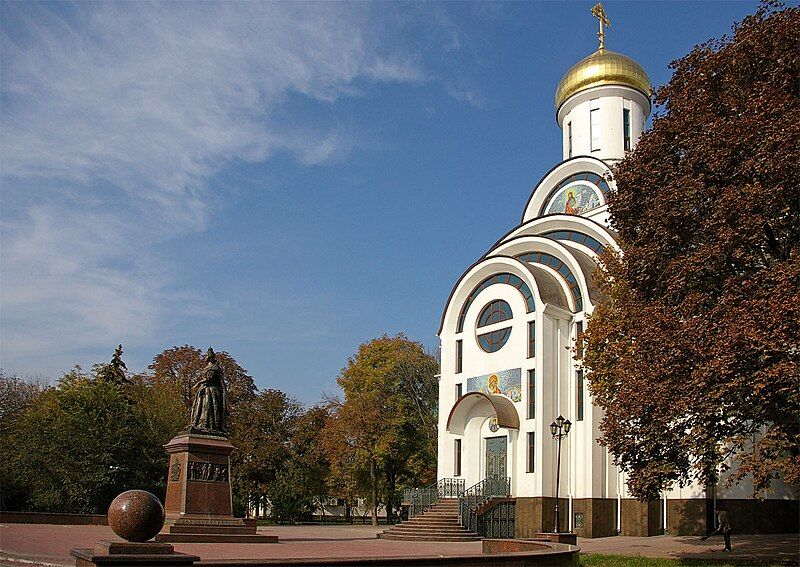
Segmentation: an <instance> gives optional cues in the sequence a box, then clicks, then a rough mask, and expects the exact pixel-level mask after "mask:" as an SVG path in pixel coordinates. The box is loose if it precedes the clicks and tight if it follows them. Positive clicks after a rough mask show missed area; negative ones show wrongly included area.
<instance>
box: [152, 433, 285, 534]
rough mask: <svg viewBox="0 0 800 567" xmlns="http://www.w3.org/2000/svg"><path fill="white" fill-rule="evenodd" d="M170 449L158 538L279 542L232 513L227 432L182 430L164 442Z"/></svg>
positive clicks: (168, 451)
mask: <svg viewBox="0 0 800 567" xmlns="http://www.w3.org/2000/svg"><path fill="white" fill-rule="evenodd" d="M164 449H166V451H167V453H169V469H168V471H167V497H166V499H165V502H164V511H165V512H166V526H165V529H164V531H162V532H161V533H160V534H158V535H157V536H156V538H155V541H157V542H172V543H233V542H239V543H275V542H277V541H278V537H277V536H269V535H258V534H256V527H255V526H253V525H247V524H245V522H244V520H243V519H242V518H234V517H233V498H232V496H231V483H230V470H231V464H230V454H231V451H233V449H234V447H233V445H231V443H230V441H228V439H227V437H224V436H221V435H206V434H202V433H195V432H184V433H180V434H178V435H177V436H176V437H174V438H173V439H172V440H171V441H170V442H169V443H167V444H166V445H164Z"/></svg>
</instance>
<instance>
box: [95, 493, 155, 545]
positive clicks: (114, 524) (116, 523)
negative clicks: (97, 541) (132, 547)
mask: <svg viewBox="0 0 800 567" xmlns="http://www.w3.org/2000/svg"><path fill="white" fill-rule="evenodd" d="M108 525H109V526H111V529H112V530H114V533H115V534H117V535H118V536H119V537H121V538H122V539H125V540H127V541H138V542H141V541H147V540H148V539H152V538H154V537H155V536H156V534H157V533H158V532H160V531H161V528H163V527H164V507H163V506H162V505H161V502H159V500H158V498H157V497H156V495H155V494H151V493H150V492H147V491H146V490H128V491H126V492H123V493H122V494H120V495H119V496H117V497H116V498H114V500H113V502H111V506H109V507H108Z"/></svg>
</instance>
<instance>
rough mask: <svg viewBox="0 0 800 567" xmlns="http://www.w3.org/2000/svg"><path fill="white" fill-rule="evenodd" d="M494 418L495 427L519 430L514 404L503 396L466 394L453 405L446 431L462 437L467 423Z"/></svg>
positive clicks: (517, 414)
mask: <svg viewBox="0 0 800 567" xmlns="http://www.w3.org/2000/svg"><path fill="white" fill-rule="evenodd" d="M475 417H478V418H483V419H485V418H487V417H496V418H497V425H498V426H500V427H505V428H506V429H519V413H517V408H515V407H514V403H513V402H512V401H511V400H509V399H508V398H505V397H503V396H498V395H496V394H484V393H483V392H467V393H466V394H464V395H463V396H461V397H460V398H458V400H456V403H455V404H453V408H452V409H451V410H450V415H448V416H447V428H446V429H447V431H448V432H449V433H455V434H456V435H463V434H464V430H465V429H466V427H467V423H468V422H469V421H470V420H471V419H473V418H475Z"/></svg>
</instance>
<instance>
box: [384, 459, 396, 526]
mask: <svg viewBox="0 0 800 567" xmlns="http://www.w3.org/2000/svg"><path fill="white" fill-rule="evenodd" d="M386 476H387V479H386V480H387V484H388V489H387V491H386V492H387V494H386V523H387V524H388V523H389V521H390V520H391V519H392V518H393V516H392V511H393V510H394V487H395V484H396V482H397V480H396V477H397V475H396V473H395V470H394V467H392V468H391V469H390V470H389V473H388V474H387V475H386Z"/></svg>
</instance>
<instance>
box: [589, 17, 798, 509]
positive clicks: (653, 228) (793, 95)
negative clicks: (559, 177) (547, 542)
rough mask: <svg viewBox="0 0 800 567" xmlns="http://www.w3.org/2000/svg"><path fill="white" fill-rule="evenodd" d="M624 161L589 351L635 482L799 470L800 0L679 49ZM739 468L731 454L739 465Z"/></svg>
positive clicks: (616, 449)
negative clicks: (647, 126)
mask: <svg viewBox="0 0 800 567" xmlns="http://www.w3.org/2000/svg"><path fill="white" fill-rule="evenodd" d="M671 67H672V69H674V74H673V76H672V79H671V80H670V81H669V83H668V84H667V85H665V86H663V87H661V88H660V89H658V91H657V93H656V96H655V102H656V105H658V106H659V107H660V111H659V112H658V113H657V114H656V117H655V118H654V120H653V128H652V130H650V131H649V132H648V133H646V134H645V135H644V136H643V137H642V138H641V140H640V141H639V143H638V145H637V147H636V148H635V150H634V151H633V152H631V153H630V154H629V155H628V157H627V158H626V159H625V160H624V161H623V162H621V163H620V165H619V167H618V168H617V170H616V171H615V178H616V184H617V189H616V192H615V193H614V194H613V195H611V196H610V198H609V209H610V212H611V216H612V227H613V228H614V230H615V231H616V232H617V233H618V235H619V242H620V245H621V247H622V250H623V254H621V255H614V254H613V253H611V252H609V253H607V254H606V256H605V257H604V258H603V260H604V262H603V263H604V269H603V270H600V271H598V273H597V278H598V280H599V283H600V284H601V287H602V289H603V291H604V293H605V294H606V296H607V297H608V300H607V301H606V302H604V303H603V304H601V305H599V306H598V307H597V309H596V311H595V312H594V314H593V316H592V317H591V321H590V323H589V325H588V329H587V331H586V333H584V337H583V338H584V339H585V340H586V353H585V358H584V364H585V366H586V367H587V368H588V369H590V370H591V391H592V394H593V396H594V402H595V403H596V404H599V405H600V406H601V407H602V408H603V409H604V410H605V412H604V415H605V417H604V418H603V421H602V423H601V430H602V434H603V437H602V439H601V442H602V443H604V444H605V445H606V446H607V447H608V449H609V451H610V452H611V454H612V455H613V456H614V458H615V461H616V462H617V463H618V464H619V465H620V466H621V467H622V469H623V470H624V471H626V473H628V478H629V488H630V490H631V492H632V493H633V494H634V495H635V496H637V497H639V498H642V499H645V498H654V497H656V496H657V495H658V493H659V492H660V491H661V490H662V489H663V488H664V487H665V486H670V485H674V484H676V483H677V484H685V483H687V482H691V481H694V482H698V483H699V484H700V485H701V486H702V485H708V484H713V483H715V482H717V481H718V480H719V478H720V475H721V474H722V473H724V472H726V471H727V472H728V474H727V475H726V477H727V478H728V481H729V482H737V481H739V480H741V479H742V478H744V477H745V476H750V477H751V478H752V479H753V481H754V491H755V492H756V493H759V492H760V491H763V490H769V488H770V485H771V484H772V483H773V481H774V480H775V479H776V478H782V479H783V481H784V482H787V483H789V484H792V485H799V484H800V380H799V379H798V375H799V374H798V358H800V342H799V341H800V339H799V337H800V293H799V292H798V290H800V165H799V164H800V9H798V8H788V9H783V8H782V7H781V6H780V5H776V4H775V3H764V4H762V6H761V7H760V8H759V10H758V11H757V13H755V14H753V15H751V16H748V17H747V18H745V19H744V20H743V21H742V22H741V23H740V24H737V25H735V26H734V28H733V34H732V36H731V37H724V38H722V39H720V40H717V41H712V42H709V43H706V44H703V45H700V46H697V47H695V48H694V49H693V50H692V52H691V53H689V54H688V55H687V56H685V57H684V58H682V59H679V60H677V61H675V62H673V63H672V65H671ZM729 469H730V470H729Z"/></svg>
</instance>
